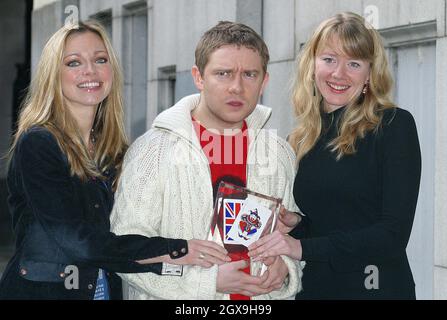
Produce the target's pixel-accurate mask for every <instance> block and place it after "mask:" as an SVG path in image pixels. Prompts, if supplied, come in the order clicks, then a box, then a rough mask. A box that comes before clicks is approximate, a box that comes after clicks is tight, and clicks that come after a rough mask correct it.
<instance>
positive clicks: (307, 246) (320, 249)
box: [300, 237, 331, 262]
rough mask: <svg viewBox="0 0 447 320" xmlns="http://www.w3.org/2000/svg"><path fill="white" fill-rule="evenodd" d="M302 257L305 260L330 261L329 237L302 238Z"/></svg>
mask: <svg viewBox="0 0 447 320" xmlns="http://www.w3.org/2000/svg"><path fill="white" fill-rule="evenodd" d="M300 241H301V248H302V258H301V260H304V261H320V262H325V261H329V248H330V245H331V244H330V242H329V239H328V238H327V237H321V238H308V239H301V240H300Z"/></svg>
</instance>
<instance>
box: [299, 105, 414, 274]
mask: <svg viewBox="0 0 447 320" xmlns="http://www.w3.org/2000/svg"><path fill="white" fill-rule="evenodd" d="M387 115H389V114H387ZM386 118H387V117H384V123H383V132H382V133H380V134H381V136H380V137H378V139H381V144H382V150H381V151H379V153H380V155H379V157H378V159H379V161H381V162H382V163H381V167H382V177H381V181H382V195H381V199H382V205H381V208H382V211H381V212H379V213H378V214H377V216H378V219H377V221H376V222H375V223H373V224H371V225H370V226H369V227H366V228H362V229H359V230H354V231H352V232H337V233H333V234H330V235H329V236H326V237H318V238H308V239H302V240H301V245H302V248H303V260H307V261H329V263H330V264H331V265H332V266H333V267H334V269H335V270H339V271H341V270H344V271H350V270H352V271H354V270H360V269H363V268H364V266H365V262H367V261H371V260H373V261H377V262H385V261H389V260H392V259H394V258H396V257H400V256H402V254H404V252H405V248H406V246H407V243H408V240H409V237H410V232H411V228H412V224H413V219H414V214H415V210H416V203H417V198H418V193H419V183H420V176H421V153H420V147H419V140H418V136H417V130H416V125H415V121H414V119H413V117H412V115H411V114H410V113H409V112H407V111H405V110H402V109H396V113H395V114H393V118H392V119H391V120H390V121H387V119H386Z"/></svg>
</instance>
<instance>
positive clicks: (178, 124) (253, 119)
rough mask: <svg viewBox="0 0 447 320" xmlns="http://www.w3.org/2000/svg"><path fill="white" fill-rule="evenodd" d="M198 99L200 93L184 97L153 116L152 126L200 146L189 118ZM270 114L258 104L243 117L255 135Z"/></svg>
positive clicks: (270, 111) (268, 110)
mask: <svg viewBox="0 0 447 320" xmlns="http://www.w3.org/2000/svg"><path fill="white" fill-rule="evenodd" d="M199 101H200V94H193V95H190V96H186V97H184V98H183V99H181V100H180V101H178V102H177V103H176V104H175V105H174V106H173V107H171V108H169V109H167V110H165V111H163V112H162V113H160V114H159V115H158V116H157V117H156V118H155V120H154V123H153V124H152V127H153V128H159V129H164V130H169V131H172V132H173V133H175V134H177V135H179V136H181V137H183V138H186V139H187V140H189V141H191V142H192V143H193V144H196V145H197V146H198V147H200V143H199V141H198V139H197V135H196V134H195V131H194V127H193V124H192V119H191V111H192V110H194V109H195V108H196V107H197V106H198V105H199ZM271 114H272V109H271V108H268V107H266V106H263V105H260V104H258V105H256V108H255V110H253V112H252V113H251V114H250V115H249V116H248V117H247V118H246V119H245V121H246V122H247V127H248V129H251V130H253V132H254V134H255V135H257V133H258V132H259V130H260V129H262V128H263V127H264V126H265V124H266V123H267V121H268V119H269V118H270V116H271ZM193 133H194V134H193Z"/></svg>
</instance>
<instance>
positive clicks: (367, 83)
mask: <svg viewBox="0 0 447 320" xmlns="http://www.w3.org/2000/svg"><path fill="white" fill-rule="evenodd" d="M368 86H369V81H366V83H365V85H364V86H363V90H362V93H363V95H366V92H368Z"/></svg>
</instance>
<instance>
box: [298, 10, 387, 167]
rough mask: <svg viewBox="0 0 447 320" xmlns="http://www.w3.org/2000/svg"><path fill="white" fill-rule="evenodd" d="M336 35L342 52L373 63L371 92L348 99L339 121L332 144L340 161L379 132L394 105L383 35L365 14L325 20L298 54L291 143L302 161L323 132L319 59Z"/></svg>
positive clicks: (352, 14) (346, 15)
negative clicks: (317, 79) (317, 75)
mask: <svg viewBox="0 0 447 320" xmlns="http://www.w3.org/2000/svg"><path fill="white" fill-rule="evenodd" d="M334 36H335V37H337V39H338V40H339V44H340V46H341V51H342V53H343V54H344V55H346V56H349V57H352V58H354V59H361V60H366V61H368V62H369V63H370V74H369V87H368V91H367V93H366V94H365V95H364V97H357V98H356V99H354V100H353V101H351V102H350V103H348V105H347V106H346V107H345V112H344V113H343V116H342V118H341V119H340V122H339V127H338V135H337V137H336V138H334V139H333V140H332V141H331V142H330V143H329V145H328V147H330V148H331V151H332V152H335V153H336V155H337V160H339V159H341V157H343V156H344V155H349V154H354V153H355V152H356V148H355V143H356V140H357V139H358V138H363V137H364V136H365V134H366V133H367V132H369V131H371V130H377V129H378V128H379V126H380V124H381V121H382V115H383V111H384V110H385V109H388V108H393V107H395V105H394V104H393V102H392V101H391V96H390V93H391V89H392V85H393V80H392V77H391V74H390V71H389V69H388V62H387V58H386V53H385V49H384V47H383V43H382V40H381V38H380V35H379V33H378V32H377V31H376V30H375V29H374V28H373V27H371V26H369V25H368V24H367V22H366V21H365V20H364V18H362V17H361V16H359V15H357V14H355V13H351V12H344V13H340V14H337V15H335V16H334V17H332V18H329V19H327V20H325V21H323V22H322V23H321V24H320V25H319V27H318V28H317V29H316V30H315V32H314V34H313V35H312V37H311V39H310V40H309V41H308V42H307V44H306V45H305V46H304V48H303V50H302V52H301V53H300V55H299V56H298V58H297V67H298V72H297V75H296V77H295V79H294V82H293V91H292V103H293V106H294V111H295V115H296V117H297V126H296V128H295V129H294V130H293V131H292V133H291V134H290V136H289V142H290V144H291V146H292V148H293V149H294V150H295V152H296V154H297V159H298V161H299V160H301V158H302V157H303V156H304V155H306V153H307V152H309V150H310V149H312V147H313V146H314V145H315V143H316V142H317V140H318V138H319V136H320V134H321V131H322V118H321V113H322V112H323V110H322V107H323V97H322V95H321V93H320V92H319V90H318V88H317V87H316V85H315V83H314V71H315V57H316V55H318V54H319V52H320V51H321V50H322V49H323V48H324V47H325V45H327V44H328V43H329V42H330V41H331V40H332V39H333V37H334Z"/></svg>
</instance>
